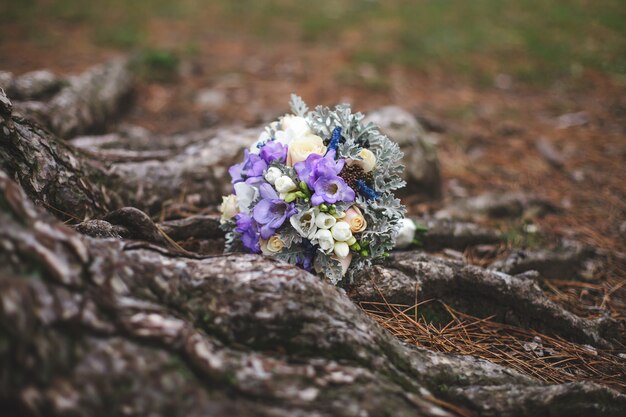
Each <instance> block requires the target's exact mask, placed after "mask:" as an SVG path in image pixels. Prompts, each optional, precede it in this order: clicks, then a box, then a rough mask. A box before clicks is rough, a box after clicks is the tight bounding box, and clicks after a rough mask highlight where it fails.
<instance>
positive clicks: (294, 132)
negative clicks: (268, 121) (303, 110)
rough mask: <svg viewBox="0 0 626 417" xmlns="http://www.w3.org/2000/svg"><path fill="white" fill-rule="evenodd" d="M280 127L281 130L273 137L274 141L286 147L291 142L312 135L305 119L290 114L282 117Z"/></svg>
mask: <svg viewBox="0 0 626 417" xmlns="http://www.w3.org/2000/svg"><path fill="white" fill-rule="evenodd" d="M280 127H281V129H282V130H277V131H276V133H275V134H274V137H275V139H276V141H278V142H280V143H282V144H283V145H288V146H289V145H290V144H291V142H292V141H294V140H296V139H300V138H303V137H304V136H306V135H308V134H310V133H312V132H311V128H310V127H309V123H308V122H307V121H306V119H305V118H303V117H300V116H294V115H292V114H286V115H285V116H283V118H282V119H281V123H280Z"/></svg>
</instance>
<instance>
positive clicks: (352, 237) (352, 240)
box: [346, 236, 356, 246]
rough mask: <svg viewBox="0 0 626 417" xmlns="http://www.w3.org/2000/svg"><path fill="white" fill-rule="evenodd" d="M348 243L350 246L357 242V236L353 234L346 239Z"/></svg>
mask: <svg viewBox="0 0 626 417" xmlns="http://www.w3.org/2000/svg"><path fill="white" fill-rule="evenodd" d="M346 243H347V244H348V246H352V245H354V244H355V243H356V238H355V237H354V236H351V237H350V239H348V240H346Z"/></svg>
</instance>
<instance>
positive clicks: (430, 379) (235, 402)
mask: <svg viewBox="0 0 626 417" xmlns="http://www.w3.org/2000/svg"><path fill="white" fill-rule="evenodd" d="M0 207H1V209H0V223H1V224H2V226H3V227H2V228H1V229H0V245H1V247H2V252H0V261H1V262H0V277H1V278H0V287H1V288H2V290H1V291H0V301H1V302H0V337H1V339H2V344H1V346H2V349H0V363H1V364H2V366H1V367H0V372H1V378H0V404H1V405H2V406H3V409H4V410H8V411H9V412H10V413H11V412H13V413H17V412H18V411H19V412H21V413H23V414H26V415H41V414H47V415H85V416H87V415H89V416H98V415H122V414H126V415H157V416H158V415H168V416H176V415H207V414H217V415H225V414H229V415H272V416H282V415H346V416H358V415H365V414H367V415H394V416H398V415H407V416H408V415H432V416H435V415H437V416H446V415H454V411H453V410H455V409H457V410H458V408H451V406H450V403H453V404H456V405H454V407H459V406H460V407H464V408H465V409H466V410H469V411H474V412H477V413H479V414H482V415H511V416H517V415H530V414H531V413H539V414H541V413H544V414H545V413H547V412H548V410H550V412H551V413H554V415H573V414H570V413H571V412H574V411H576V412H579V413H582V412H583V411H584V412H594V413H596V412H597V413H602V414H603V415H616V416H617V415H619V414H620V412H621V410H622V409H623V407H625V406H626V399H625V398H624V397H623V396H621V395H620V394H617V393H616V392H614V391H611V390H609V389H607V388H604V387H600V386H596V385H593V384H586V385H584V386H582V385H578V384H570V385H560V386H546V387H543V386H542V387H541V389H538V387H539V386H540V384H539V383H538V382H537V381H534V380H533V379H531V378H528V377H525V376H521V375H519V374H517V373H515V372H513V371H511V370H508V369H506V368H502V367H500V366H497V365H494V364H491V363H488V362H485V361H481V360H476V359H473V358H471V357H457V356H454V355H442V354H437V353H433V352H429V351H426V350H423V349H415V348H410V347H406V346H403V345H401V344H400V343H399V342H398V341H397V340H396V339H394V338H393V337H391V336H390V335H389V334H387V333H385V332H384V331H383V330H382V329H381V328H379V327H378V326H377V325H376V324H375V323H373V322H372V321H371V320H370V319H369V318H367V317H366V316H365V315H364V314H363V313H362V312H361V311H360V310H359V309H358V308H357V307H356V306H355V305H354V304H353V303H352V302H351V301H350V299H348V298H347V296H346V295H345V294H344V293H342V292H341V291H339V290H338V289H336V288H335V287H332V286H330V285H329V284H326V283H324V282H322V281H320V280H319V279H318V278H317V277H315V276H313V275H310V274H308V273H306V272H305V271H302V270H300V269H298V268H295V267H293V266H290V265H286V264H283V263H281V262H278V261H276V260H273V259H270V258H265V257H260V256H255V255H228V256H217V257H209V258H202V257H192V256H180V255H179V254H176V253H173V252H171V251H168V250H166V249H163V248H159V247H156V246H152V245H150V244H148V243H141V242H132V241H124V240H115V239H94V238H90V237H85V236H81V235H79V234H77V233H76V232H74V231H72V230H71V229H68V228H67V227H65V226H64V225H62V224H60V223H56V222H55V221H54V220H51V219H49V218H48V217H47V215H46V214H45V213H42V212H41V211H40V210H39V209H38V208H36V207H35V206H33V205H32V204H31V203H30V201H29V200H28V199H27V198H26V196H25V195H24V194H23V193H22V191H21V189H20V188H19V186H18V185H17V184H16V183H14V182H12V181H11V180H9V179H8V178H7V177H6V176H5V175H4V174H2V173H0ZM505 392H518V393H519V395H515V396H507V395H506V394H505ZM555 410H556V412H555ZM579 415H580V414H579Z"/></svg>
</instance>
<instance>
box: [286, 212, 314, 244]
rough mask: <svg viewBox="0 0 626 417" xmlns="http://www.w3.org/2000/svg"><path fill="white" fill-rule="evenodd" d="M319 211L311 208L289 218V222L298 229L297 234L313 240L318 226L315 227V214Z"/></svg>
mask: <svg viewBox="0 0 626 417" xmlns="http://www.w3.org/2000/svg"><path fill="white" fill-rule="evenodd" d="M316 212H317V210H316V209H315V208H310V209H308V210H306V211H303V212H301V213H296V214H294V215H293V216H291V217H290V218H289V222H290V223H291V225H292V226H293V228H294V229H296V232H298V234H299V235H300V236H302V237H304V238H307V239H309V240H310V239H312V238H313V236H314V235H315V232H317V226H315V214H316Z"/></svg>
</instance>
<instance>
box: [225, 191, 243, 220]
mask: <svg viewBox="0 0 626 417" xmlns="http://www.w3.org/2000/svg"><path fill="white" fill-rule="evenodd" d="M220 212H221V213H222V217H221V218H220V222H221V223H224V222H226V221H227V220H230V219H232V218H233V217H235V215H236V214H237V213H239V207H237V196H236V195H234V194H231V195H226V196H223V197H222V204H221V205H220Z"/></svg>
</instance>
